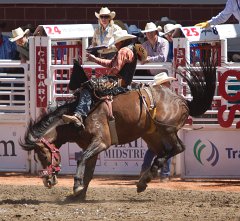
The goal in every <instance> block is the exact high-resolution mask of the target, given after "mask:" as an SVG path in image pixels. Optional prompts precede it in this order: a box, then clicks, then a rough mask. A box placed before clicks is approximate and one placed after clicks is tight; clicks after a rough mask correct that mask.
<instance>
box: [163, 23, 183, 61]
mask: <svg viewBox="0 0 240 221" xmlns="http://www.w3.org/2000/svg"><path fill="white" fill-rule="evenodd" d="M181 27H182V26H181V25H180V24H171V23H169V24H166V25H164V28H163V29H164V36H165V38H166V39H167V40H168V43H169V52H168V56H167V61H168V62H172V60H173V37H178V36H179V30H180V28H181Z"/></svg>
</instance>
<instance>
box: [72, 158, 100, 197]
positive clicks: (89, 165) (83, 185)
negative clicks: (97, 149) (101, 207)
mask: <svg viewBox="0 0 240 221" xmlns="http://www.w3.org/2000/svg"><path fill="white" fill-rule="evenodd" d="M97 156H98V155H96V156H93V157H92V158H90V159H88V160H87V161H86V165H85V172H84V176H83V179H80V178H78V177H77V176H75V177H74V187H73V191H74V195H76V196H78V197H79V198H80V199H83V200H84V199H85V198H86V193H87V188H88V185H89V183H90V181H91V180H92V177H93V173H94V169H95V166H96V162H97ZM79 163H80V161H78V164H79ZM77 168H78V167H77Z"/></svg>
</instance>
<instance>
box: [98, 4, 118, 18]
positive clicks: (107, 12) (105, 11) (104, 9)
mask: <svg viewBox="0 0 240 221" xmlns="http://www.w3.org/2000/svg"><path fill="white" fill-rule="evenodd" d="M100 15H109V16H110V18H111V19H113V18H114V17H115V15H116V12H114V11H112V12H111V11H110V10H109V9H108V8H107V7H105V8H104V7H102V8H101V9H100V11H99V13H97V12H95V16H96V17H97V18H99V17H100Z"/></svg>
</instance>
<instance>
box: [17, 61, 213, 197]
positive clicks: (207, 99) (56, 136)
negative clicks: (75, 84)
mask: <svg viewBox="0 0 240 221" xmlns="http://www.w3.org/2000/svg"><path fill="white" fill-rule="evenodd" d="M78 70H79V71H80V72H81V73H78V74H79V76H80V75H82V74H83V72H84V70H83V69H82V68H81V67H78ZM182 72H184V73H182ZM179 74H180V75H181V76H182V77H183V78H184V79H185V80H186V82H187V84H188V86H189V88H190V90H191V95H192V99H191V100H187V99H185V98H184V97H182V96H180V95H177V94H176V93H174V92H172V91H171V90H170V89H169V88H167V87H164V86H160V85H155V86H154V85H151V86H149V87H143V88H141V89H140V88H139V89H136V90H130V91H127V92H125V93H121V94H119V95H116V96H114V98H113V100H112V116H114V120H115V124H114V130H115V133H113V132H112V131H113V129H112V127H111V123H110V121H111V120H112V118H111V119H110V116H111V114H110V111H109V105H108V104H107V102H105V101H104V100H103V101H100V102H98V104H97V105H96V106H95V107H94V108H93V109H92V110H91V111H90V113H89V115H88V117H87V118H86V119H85V122H84V124H85V129H79V128H77V127H76V126H75V125H74V124H72V123H70V124H66V123H64V121H63V120H62V115H63V114H70V115H71V114H73V112H74V109H75V107H76V105H77V103H78V101H77V100H75V101H72V102H67V103H65V104H64V105H62V106H59V107H57V109H56V110H54V111H51V112H49V113H47V114H46V115H45V116H42V117H41V118H40V119H39V120H36V121H30V123H29V125H28V128H27V131H26V133H25V136H24V138H23V140H21V139H20V141H19V143H20V145H21V146H22V148H23V149H24V150H26V151H32V150H33V151H34V152H35V155H37V157H38V159H39V161H40V162H41V164H42V167H43V171H42V174H43V182H44V185H45V186H47V187H51V186H53V185H55V184H56V183H57V177H56V175H57V173H58V172H59V170H60V163H61V156H60V152H59V148H60V147H61V146H62V145H63V144H64V143H66V142H75V143H76V144H78V145H79V147H80V148H81V149H82V150H83V154H82V155H81V158H80V159H79V160H78V162H77V169H76V175H75V176H74V186H73V194H74V195H75V196H78V197H79V198H81V199H85V197H86V192H87V189H88V185H89V183H90V181H91V179H92V177H93V173H94V169H95V166H96V161H97V156H98V154H99V153H101V152H102V151H106V150H107V149H108V148H109V147H110V146H111V145H112V144H119V145H121V144H126V143H129V142H132V141H134V140H136V139H138V138H140V137H141V138H142V139H143V140H144V141H145V142H146V144H147V146H148V148H150V149H151V150H152V151H153V152H154V153H155V154H156V158H155V159H154V161H153V163H152V165H151V167H150V168H149V169H148V170H146V171H145V172H144V173H143V174H142V175H141V177H140V179H139V181H138V183H137V192H142V191H144V190H145V189H146V187H147V183H148V182H150V181H151V179H152V178H153V177H154V176H155V175H156V171H157V170H158V169H160V168H161V167H162V166H163V164H164V163H165V162H166V161H167V160H168V159H169V158H171V157H173V156H175V155H176V154H179V153H181V152H183V151H184V149H185V147H184V144H183V142H182V141H181V140H180V139H179V137H178V135H177V132H178V131H179V129H181V128H182V127H183V126H184V124H185V122H186V120H187V119H188V117H189V115H190V116H193V117H196V116H200V115H202V114H203V113H205V112H206V111H207V109H209V107H210V106H211V103H212V99H213V96H214V91H215V85H216V65H215V62H214V61H212V60H211V59H210V58H209V59H207V60H206V61H204V62H200V65H199V67H196V68H193V67H189V68H182V69H181V70H180V71H179ZM152 106H154V107H152ZM113 134H115V136H113ZM116 137H117V142H116ZM166 146H167V147H168V148H166ZM169 146H170V147H171V148H169Z"/></svg>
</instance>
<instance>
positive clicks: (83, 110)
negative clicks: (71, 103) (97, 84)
mask: <svg viewBox="0 0 240 221" xmlns="http://www.w3.org/2000/svg"><path fill="white" fill-rule="evenodd" d="M91 105H92V96H91V93H90V92H89V90H87V89H85V88H83V89H82V91H81V92H80V96H79V101H78V106H77V107H76V109H75V111H74V113H75V114H79V115H81V116H84V117H87V115H88V113H89V111H90V109H91Z"/></svg>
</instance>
